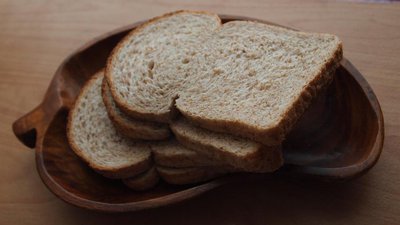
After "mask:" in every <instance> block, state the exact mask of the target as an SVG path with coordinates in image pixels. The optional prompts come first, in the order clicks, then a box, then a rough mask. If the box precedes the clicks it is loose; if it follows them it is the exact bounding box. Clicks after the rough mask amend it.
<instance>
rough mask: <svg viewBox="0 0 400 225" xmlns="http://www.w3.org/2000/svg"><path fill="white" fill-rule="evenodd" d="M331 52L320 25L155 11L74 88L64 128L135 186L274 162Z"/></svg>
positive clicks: (269, 168)
mask: <svg viewBox="0 0 400 225" xmlns="http://www.w3.org/2000/svg"><path fill="white" fill-rule="evenodd" d="M341 58H342V45H341V42H340V40H339V39H338V38H337V37H336V36H334V35H330V34H315V33H304V32H297V31H292V30H288V29H284V28H280V27H275V26H271V25H266V24H262V23H258V22H252V21H231V22H227V23H224V24H222V23H221V20H220V18H219V17H218V15H216V14H212V13H206V12H195V11H178V12H173V13H170V14H166V15H163V16H161V17H157V18H154V19H152V20H150V21H148V22H146V23H144V24H143V25H141V26H139V27H138V28H136V29H135V30H133V31H132V32H130V33H129V34H128V35H127V36H126V37H125V38H124V39H123V40H122V41H120V43H119V44H118V45H117V46H116V47H115V49H114V50H113V51H112V53H111V54H110V56H109V59H108V62H107V65H106V66H105V69H104V70H101V71H99V72H98V73H96V74H95V75H93V77H92V78H91V79H90V80H89V81H88V82H87V83H86V84H85V86H84V87H83V88H82V90H81V92H80V94H79V96H78V98H77V100H76V102H75V105H74V106H73V108H72V109H71V111H70V115H69V120H68V128H67V135H68V141H69V143H70V145H71V148H72V149H73V150H74V152H75V153H76V154H77V155H78V156H80V157H81V158H82V159H83V160H84V161H86V162H87V163H88V164H89V166H90V167H92V168H93V169H94V170H96V171H97V172H99V173H100V174H102V175H104V176H106V177H109V178H113V179H122V180H123V182H124V183H125V184H126V185H128V186H129V187H131V188H133V189H135V190H146V189H149V188H151V187H153V186H155V185H156V184H157V183H158V181H159V179H160V178H161V179H163V180H164V181H165V182H168V183H171V184H189V183H197V182H202V181H206V180H209V179H212V178H215V177H217V176H221V175H224V174H227V173H235V172H250V173H268V172H273V171H275V170H277V169H278V168H279V167H281V166H282V165H283V157H282V151H281V143H282V141H283V140H284V139H285V136H286V135H287V134H288V133H289V132H290V130H291V129H292V127H293V125H294V124H295V123H296V121H297V120H298V119H299V118H300V117H301V115H302V114H303V113H304V111H305V110H306V109H307V107H308V106H309V104H310V102H311V101H312V99H313V98H315V97H316V96H317V95H318V94H319V93H320V92H321V90H323V89H324V88H325V87H327V86H328V85H329V83H330V82H331V81H332V79H333V76H334V74H335V70H336V68H337V67H338V66H339V62H340V60H341Z"/></svg>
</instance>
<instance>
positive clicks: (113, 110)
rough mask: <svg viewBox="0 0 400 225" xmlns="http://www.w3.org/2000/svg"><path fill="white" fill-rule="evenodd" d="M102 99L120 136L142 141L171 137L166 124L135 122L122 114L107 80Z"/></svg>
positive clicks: (103, 85) (103, 87) (104, 84)
mask: <svg viewBox="0 0 400 225" xmlns="http://www.w3.org/2000/svg"><path fill="white" fill-rule="evenodd" d="M102 97H103V101H104V104H105V106H106V109H107V113H108V116H109V118H110V120H111V121H112V122H113V124H114V126H115V128H116V129H117V130H118V132H119V133H120V134H122V135H125V136H127V137H129V138H132V139H140V140H163V139H167V138H168V137H169V136H170V135H171V132H170V130H169V128H168V125H166V124H161V123H154V122H146V121H140V120H135V119H133V118H131V117H129V116H127V115H126V114H124V113H123V112H121V110H119V109H118V107H117V106H116V105H115V103H114V100H113V98H112V96H111V93H110V90H109V88H108V85H107V82H106V80H105V79H104V80H103V84H102Z"/></svg>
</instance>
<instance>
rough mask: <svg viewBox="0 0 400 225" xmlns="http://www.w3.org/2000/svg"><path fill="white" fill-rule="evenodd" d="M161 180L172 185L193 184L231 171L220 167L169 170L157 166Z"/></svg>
mask: <svg viewBox="0 0 400 225" xmlns="http://www.w3.org/2000/svg"><path fill="white" fill-rule="evenodd" d="M157 171H158V173H159V174H160V176H161V178H162V179H163V180H164V181H166V182H167V183H170V184H178V185H182V184H193V183H199V182H204V181H207V180H211V179H214V178H216V177H219V176H222V175H225V174H227V173H229V172H230V171H229V169H223V168H218V167H188V168H169V167H164V166H157Z"/></svg>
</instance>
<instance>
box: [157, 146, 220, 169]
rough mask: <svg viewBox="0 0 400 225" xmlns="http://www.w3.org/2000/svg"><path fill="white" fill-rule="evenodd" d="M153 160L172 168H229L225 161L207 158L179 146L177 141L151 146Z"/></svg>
mask: <svg viewBox="0 0 400 225" xmlns="http://www.w3.org/2000/svg"><path fill="white" fill-rule="evenodd" d="M150 147H151V150H152V151H153V159H154V161H155V163H156V164H157V165H159V166H164V167H170V168H185V167H213V166H214V167H216V166H220V167H224V166H225V167H228V165H227V164H226V163H225V162H224V160H222V161H219V160H216V159H214V158H210V157H207V156H205V155H203V154H201V153H200V152H198V151H194V150H191V149H189V148H186V147H184V146H183V145H181V144H179V143H178V142H177V141H176V140H170V141H164V142H159V143H154V144H152V145H151V146H150Z"/></svg>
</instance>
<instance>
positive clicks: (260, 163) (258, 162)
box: [171, 124, 283, 173]
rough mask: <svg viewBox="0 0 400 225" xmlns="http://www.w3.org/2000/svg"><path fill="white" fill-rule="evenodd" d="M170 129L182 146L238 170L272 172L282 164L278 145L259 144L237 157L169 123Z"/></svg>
mask: <svg viewBox="0 0 400 225" xmlns="http://www.w3.org/2000/svg"><path fill="white" fill-rule="evenodd" d="M171 130H172V132H173V133H174V134H175V137H176V139H177V140H178V141H179V143H181V144H182V145H183V146H185V147H187V148H190V149H193V150H195V151H199V152H200V153H202V154H206V155H209V156H210V157H212V158H215V159H217V160H219V161H221V162H226V163H227V164H229V165H230V166H232V167H234V168H237V169H238V170H242V171H245V172H254V173H265V172H273V171H275V170H277V169H279V168H280V167H281V166H282V165H283V156H282V151H281V146H280V145H278V146H272V147H267V146H263V145H261V144H259V146H258V147H257V151H255V152H254V153H253V154H249V155H248V156H247V157H245V158H239V157H238V156H236V155H234V154H231V153H229V152H225V151H221V149H219V148H217V147H215V146H213V145H211V144H204V143H201V142H200V141H196V140H193V139H191V138H190V137H187V136H186V135H184V134H182V133H181V132H179V130H178V129H176V127H175V126H174V125H173V124H171Z"/></svg>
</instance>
